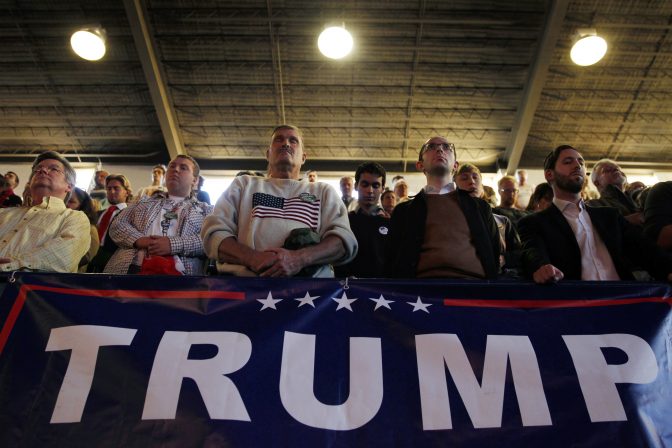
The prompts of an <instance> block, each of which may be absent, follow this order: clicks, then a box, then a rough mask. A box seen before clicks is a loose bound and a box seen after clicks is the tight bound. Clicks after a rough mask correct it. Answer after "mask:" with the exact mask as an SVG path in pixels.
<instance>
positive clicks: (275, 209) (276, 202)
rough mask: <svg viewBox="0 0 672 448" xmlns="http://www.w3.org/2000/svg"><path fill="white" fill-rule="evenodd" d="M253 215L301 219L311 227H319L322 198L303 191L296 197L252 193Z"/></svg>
mask: <svg viewBox="0 0 672 448" xmlns="http://www.w3.org/2000/svg"><path fill="white" fill-rule="evenodd" d="M252 207H253V208H252V217H253V218H254V217H255V216H256V217H258V218H282V219H291V220H294V221H299V222H301V223H303V224H305V225H307V226H308V227H310V228H311V229H316V228H317V223H318V218H319V216H320V200H319V199H317V198H316V197H315V196H313V195H308V194H305V193H302V194H301V195H300V196H299V197H295V198H289V199H285V198H280V197H277V196H273V195H270V194H266V193H254V194H253V195H252Z"/></svg>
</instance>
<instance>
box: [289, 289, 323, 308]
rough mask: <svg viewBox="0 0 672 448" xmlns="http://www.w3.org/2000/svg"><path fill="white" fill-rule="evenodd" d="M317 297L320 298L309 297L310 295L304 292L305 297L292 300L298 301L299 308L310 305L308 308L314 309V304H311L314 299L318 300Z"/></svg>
mask: <svg viewBox="0 0 672 448" xmlns="http://www.w3.org/2000/svg"><path fill="white" fill-rule="evenodd" d="M319 297H320V296H311V295H310V294H309V293H308V291H306V295H305V296H303V297H300V298H298V299H294V300H298V301H299V308H300V307H302V306H303V305H310V306H312V307H313V308H315V304H314V303H313V302H314V301H315V299H317V298H319Z"/></svg>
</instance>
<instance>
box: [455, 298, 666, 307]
mask: <svg viewBox="0 0 672 448" xmlns="http://www.w3.org/2000/svg"><path fill="white" fill-rule="evenodd" d="M647 302H653V303H667V304H668V305H670V306H672V301H670V300H669V299H666V298H665V297H643V298H637V299H592V300H543V299H538V300H488V299H443V305H444V306H463V307H472V308H590V307H596V306H614V305H633V304H636V303H647Z"/></svg>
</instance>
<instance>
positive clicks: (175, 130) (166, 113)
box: [124, 0, 186, 159]
mask: <svg viewBox="0 0 672 448" xmlns="http://www.w3.org/2000/svg"><path fill="white" fill-rule="evenodd" d="M124 7H125V8H126V15H127V16H128V22H129V24H130V26H131V31H132V32H133V40H134V42H135V48H136V50H137V51H138V56H139V57H140V61H141V62H142V70H143V71H144V72H145V78H146V79H147V85H148V87H149V93H150V95H151V97H152V102H153V103H154V108H155V109H156V116H157V118H158V119H159V124H160V125H161V132H162V134H163V139H164V141H165V143H166V147H167V148H168V154H169V155H170V158H171V159H174V158H175V157H176V156H178V155H180V154H186V152H185V151H184V147H183V145H182V141H181V139H180V132H179V125H178V121H177V115H176V114H175V110H174V109H173V103H172V100H171V98H170V93H169V92H168V85H167V83H166V80H165V75H164V73H163V70H162V67H161V62H160V61H159V59H158V58H157V56H156V51H155V47H154V42H153V40H152V36H151V34H150V31H149V26H148V24H147V20H146V19H145V10H144V8H143V5H142V1H141V0H124Z"/></svg>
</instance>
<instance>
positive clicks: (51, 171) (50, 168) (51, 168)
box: [33, 165, 65, 176]
mask: <svg viewBox="0 0 672 448" xmlns="http://www.w3.org/2000/svg"><path fill="white" fill-rule="evenodd" d="M42 172H44V173H46V174H47V175H49V176H51V175H52V174H56V173H61V174H65V172H64V171H63V170H62V169H60V168H59V167H57V166H56V165H47V166H36V167H35V168H33V174H37V173H42Z"/></svg>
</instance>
